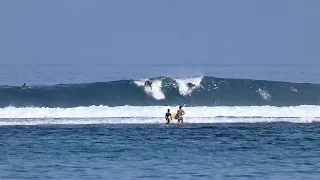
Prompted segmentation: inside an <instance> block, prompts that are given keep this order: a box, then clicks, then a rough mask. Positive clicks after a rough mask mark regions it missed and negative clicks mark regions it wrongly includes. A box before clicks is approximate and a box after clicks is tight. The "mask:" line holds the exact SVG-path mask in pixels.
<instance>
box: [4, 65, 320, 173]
mask: <svg viewBox="0 0 320 180" xmlns="http://www.w3.org/2000/svg"><path fill="white" fill-rule="evenodd" d="M319 72H320V66H319V65H290V66H286V65H277V66H276V65H217V64H216V65H213V64H207V65H197V64H189V65H175V64H149V65H146V64H120V65H119V64H118V65H115V64H94V65H93V64H81V63H80V64H77V65H74V64H50V65H46V64H25V65H12V64H2V65H1V66H0V131H1V139H0V145H1V148H0V154H1V156H0V178H1V179H303V178H306V179H317V178H318V176H319V173H320V171H319V170H318V169H319V162H320V158H319V156H318V155H317V154H318V153H319V150H318V149H319V145H320V144H319V138H320V137H319V132H320V123H319V121H320V76H319ZM146 80H150V81H152V87H151V88H150V87H145V86H144V82H145V81H146ZM23 83H27V84H28V85H30V86H31V88H26V89H23V88H21V86H22V84H23ZM188 83H192V84H193V85H194V86H193V87H191V88H189V87H188V86H187V84H188ZM180 105H182V106H183V109H184V111H185V112H186V114H185V116H184V125H178V124H177V121H176V120H173V122H172V123H171V124H169V125H166V124H165V122H166V121H165V118H164V115H165V113H166V111H167V109H170V110H171V112H175V111H176V110H177V109H178V106H180Z"/></svg>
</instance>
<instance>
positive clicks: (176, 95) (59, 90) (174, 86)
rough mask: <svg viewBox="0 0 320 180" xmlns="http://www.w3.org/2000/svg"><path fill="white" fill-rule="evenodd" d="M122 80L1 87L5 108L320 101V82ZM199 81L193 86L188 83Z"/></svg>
mask: <svg viewBox="0 0 320 180" xmlns="http://www.w3.org/2000/svg"><path fill="white" fill-rule="evenodd" d="M150 80H151V81H152V82H153V84H152V89H151V88H148V87H144V80H120V81H110V82H97V83H87V84H60V85H53V86H32V88H30V89H22V88H21V87H12V86H1V87H0V107H1V108H4V107H8V106H14V107H52V108H54V107H62V108H68V107H78V106H92V105H105V106H123V105H131V106H159V105H165V106H167V105H169V106H176V105H180V104H182V105H183V104H186V105H188V106H262V105H271V106H297V105H320V85H319V84H309V83H289V82H277V81H263V80H248V79H225V78H215V77H207V76H205V77H191V78H169V77H159V78H153V79H150ZM188 82H190V83H192V84H194V85H195V86H194V87H193V88H192V89H188V87H187V83H188Z"/></svg>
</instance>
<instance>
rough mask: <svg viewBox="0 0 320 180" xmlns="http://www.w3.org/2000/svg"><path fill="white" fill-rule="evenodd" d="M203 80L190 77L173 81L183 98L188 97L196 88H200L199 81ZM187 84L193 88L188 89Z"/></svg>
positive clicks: (201, 77)
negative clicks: (190, 84)
mask: <svg viewBox="0 0 320 180" xmlns="http://www.w3.org/2000/svg"><path fill="white" fill-rule="evenodd" d="M202 79H203V76H200V77H191V78H183V79H179V78H176V79H174V80H175V81H176V82H177V84H178V87H179V93H180V94H181V95H183V96H186V95H190V94H191V93H192V91H194V90H195V89H196V88H199V87H201V81H202ZM188 83H192V84H194V85H195V86H193V87H192V88H189V87H188Z"/></svg>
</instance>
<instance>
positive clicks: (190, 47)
mask: <svg viewBox="0 0 320 180" xmlns="http://www.w3.org/2000/svg"><path fill="white" fill-rule="evenodd" d="M319 9H320V1H319V0H307V1H303V0H269V1H258V0H241V1H239V0H193V1H190V0H153V1H152V0H134V1H133V0H55V1H52V0H41V1H36V0H30V1H26V0H15V1H12V0H1V1H0V64H77V63H78V64H81V63H83V64H182V63H183V64H191V65H192V64H221V65H224V64H226V65H227V64H273V65H278V64H282V65H283V64H289V65H290V64H320V23H319V22H320V21H319V19H320V11H319Z"/></svg>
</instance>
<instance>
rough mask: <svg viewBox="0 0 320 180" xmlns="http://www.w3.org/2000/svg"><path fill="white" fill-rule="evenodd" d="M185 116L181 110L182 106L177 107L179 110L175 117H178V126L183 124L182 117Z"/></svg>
mask: <svg viewBox="0 0 320 180" xmlns="http://www.w3.org/2000/svg"><path fill="white" fill-rule="evenodd" d="M184 114H185V112H184V110H183V109H182V106H179V109H178V111H177V116H178V124H180V121H181V124H183V115H184Z"/></svg>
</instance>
